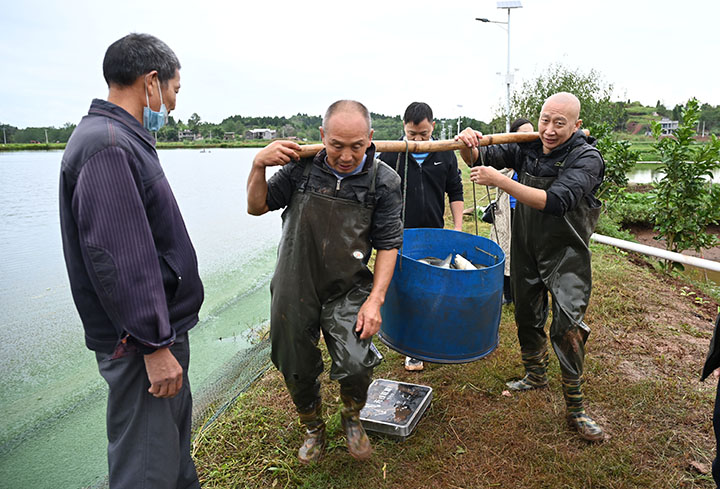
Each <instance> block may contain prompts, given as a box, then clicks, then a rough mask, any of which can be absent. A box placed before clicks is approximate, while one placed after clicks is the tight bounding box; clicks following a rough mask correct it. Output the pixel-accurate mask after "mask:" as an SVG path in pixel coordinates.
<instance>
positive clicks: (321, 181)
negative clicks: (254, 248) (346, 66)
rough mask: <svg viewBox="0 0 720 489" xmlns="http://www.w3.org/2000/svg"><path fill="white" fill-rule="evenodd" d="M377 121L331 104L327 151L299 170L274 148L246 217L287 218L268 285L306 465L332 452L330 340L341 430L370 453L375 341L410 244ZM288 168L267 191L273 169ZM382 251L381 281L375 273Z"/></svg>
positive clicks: (251, 184)
mask: <svg viewBox="0 0 720 489" xmlns="http://www.w3.org/2000/svg"><path fill="white" fill-rule="evenodd" d="M372 134H373V131H372V128H371V125H370V113H369V112H368V110H367V109H366V108H365V106H364V105H362V104H361V103H359V102H355V101H353V100H340V101H338V102H335V103H334V104H332V105H331V106H330V107H329V108H328V110H327V112H326V113H325V117H324V118H323V125H322V127H321V129H320V135H321V136H322V140H323V143H324V144H325V149H323V150H322V151H320V152H319V153H318V154H317V155H316V156H315V157H314V158H304V159H300V160H298V156H297V154H296V151H298V150H299V149H300V147H299V146H298V145H297V144H295V143H293V142H291V141H276V142H274V143H272V144H270V145H268V146H267V147H265V148H264V149H263V150H261V151H260V152H259V153H258V154H257V155H256V156H255V159H254V160H253V166H252V169H251V170H250V175H249V176H248V184H247V194H248V212H249V213H250V214H253V215H261V214H264V213H266V212H268V211H273V210H277V209H281V208H285V211H284V212H283V215H282V217H283V233H282V238H281V240H280V245H279V247H278V262H277V266H276V268H275V274H274V276H273V279H272V283H271V284H270V292H271V295H272V306H271V311H270V340H271V342H272V361H273V363H274V364H275V366H276V367H277V368H278V370H279V371H280V372H281V373H282V374H283V377H284V379H285V385H286V386H287V388H288V391H289V392H290V395H291V396H292V399H293V403H294V404H295V408H296V409H297V412H298V414H299V416H300V420H301V421H302V423H303V424H304V425H305V427H306V428H307V429H306V433H305V440H304V441H303V444H302V446H301V447H300V449H299V450H298V458H299V460H300V462H302V463H310V462H315V461H317V460H318V459H319V458H320V457H321V456H322V453H323V449H324V447H325V422H324V421H323V417H322V404H321V400H320V383H319V382H318V380H317V379H318V376H319V375H320V373H322V371H323V361H322V357H321V354H320V350H319V349H318V347H317V344H318V341H319V339H320V332H321V331H322V334H323V338H324V339H325V344H326V345H327V349H328V353H329V354H330V357H331V358H332V365H331V368H330V378H331V379H332V380H337V381H338V382H339V383H340V397H341V399H342V402H343V409H342V412H341V420H342V425H343V428H344V430H345V435H346V437H347V446H348V451H349V452H350V455H352V456H353V457H355V458H357V459H360V460H366V459H367V458H369V457H370V455H371V453H372V449H371V447H370V441H369V440H368V437H367V435H366V434H365V431H364V429H363V427H362V424H361V423H360V420H359V415H360V410H361V409H362V407H363V406H364V405H365V401H366V399H367V389H368V386H369V385H370V380H371V376H372V371H373V368H374V367H375V366H377V365H378V364H379V363H380V359H381V357H380V354H379V352H378V351H377V350H376V349H375V347H374V346H373V344H372V336H373V335H375V333H377V332H378V330H379V329H380V323H381V321H382V318H381V315H380V307H381V306H382V304H383V302H384V301H385V293H386V292H387V289H388V286H389V285H390V280H391V279H392V275H393V271H394V269H395V260H396V259H397V254H398V253H397V251H398V249H399V248H400V245H401V244H402V222H401V220H400V206H401V196H400V178H398V176H397V175H396V174H395V172H394V171H393V170H392V169H391V168H390V167H388V166H387V165H386V164H385V163H383V162H381V161H378V160H377V159H376V158H375V146H374V145H373V144H372ZM278 165H281V166H282V168H281V169H280V170H279V171H278V172H277V173H275V174H274V175H273V176H272V177H271V178H270V180H269V181H266V179H265V169H266V168H267V167H269V166H278ZM372 248H375V249H376V250H377V256H376V259H375V268H374V274H373V273H371V272H370V270H369V269H368V267H367V263H368V260H369V259H370V255H371V252H372Z"/></svg>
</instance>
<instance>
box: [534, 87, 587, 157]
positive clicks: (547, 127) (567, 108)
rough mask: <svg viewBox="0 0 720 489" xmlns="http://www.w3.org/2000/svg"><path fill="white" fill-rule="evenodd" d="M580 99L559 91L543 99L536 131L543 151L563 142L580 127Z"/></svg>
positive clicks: (546, 152) (547, 151) (548, 151)
mask: <svg viewBox="0 0 720 489" xmlns="http://www.w3.org/2000/svg"><path fill="white" fill-rule="evenodd" d="M581 124H582V120H581V119H580V101H579V100H578V98H577V97H576V96H575V95H573V94H572V93H568V92H559V93H556V94H555V95H551V96H550V97H548V99H547V100H545V103H544V104H543V106H542V110H541V111H540V120H539V121H538V132H539V133H540V140H541V141H542V145H543V153H545V154H548V153H550V152H551V151H552V150H554V149H555V148H557V147H558V146H561V145H562V144H564V143H565V142H566V141H567V140H568V139H570V138H571V137H572V135H573V134H574V133H575V131H577V130H578V129H579V128H580V125H581Z"/></svg>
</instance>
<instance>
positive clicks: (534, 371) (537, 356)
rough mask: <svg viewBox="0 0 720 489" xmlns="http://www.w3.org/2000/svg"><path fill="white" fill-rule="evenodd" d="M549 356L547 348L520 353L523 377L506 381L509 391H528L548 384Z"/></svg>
mask: <svg viewBox="0 0 720 489" xmlns="http://www.w3.org/2000/svg"><path fill="white" fill-rule="evenodd" d="M549 361H550V357H549V355H548V351H547V349H545V350H542V351H540V352H531V353H523V354H522V362H523V365H524V366H525V377H523V378H522V379H520V380H515V381H510V382H507V383H506V384H505V385H506V386H507V387H508V389H510V390H511V391H528V390H531V389H539V388H541V387H545V386H547V385H548V379H547V367H548V362H549Z"/></svg>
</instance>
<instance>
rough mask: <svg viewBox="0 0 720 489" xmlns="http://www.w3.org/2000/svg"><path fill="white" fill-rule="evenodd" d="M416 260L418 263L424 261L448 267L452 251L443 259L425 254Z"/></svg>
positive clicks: (427, 263)
mask: <svg viewBox="0 0 720 489" xmlns="http://www.w3.org/2000/svg"><path fill="white" fill-rule="evenodd" d="M418 261H419V262H420V263H425V264H426V265H432V266H433V267H440V268H450V263H451V262H452V253H450V254H449V255H448V256H447V258H445V259H444V260H441V259H440V258H435V257H434V256H426V257H425V258H420V259H419V260H418Z"/></svg>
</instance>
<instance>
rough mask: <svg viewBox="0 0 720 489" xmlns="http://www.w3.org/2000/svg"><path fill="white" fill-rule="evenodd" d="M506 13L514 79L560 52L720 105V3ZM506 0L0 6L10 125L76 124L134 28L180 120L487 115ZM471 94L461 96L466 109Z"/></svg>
mask: <svg viewBox="0 0 720 489" xmlns="http://www.w3.org/2000/svg"><path fill="white" fill-rule="evenodd" d="M522 4H523V8H521V9H516V10H513V11H512V14H511V25H510V26H511V65H512V68H513V70H517V71H515V85H514V86H516V87H518V86H520V84H521V82H522V80H524V79H532V78H535V77H536V76H537V75H539V74H541V73H543V72H544V70H545V69H546V67H547V66H548V65H549V64H552V63H560V64H562V65H563V66H565V67H567V68H570V69H580V70H582V71H584V72H587V71H589V70H590V69H595V70H596V71H598V72H599V73H600V74H601V76H602V77H603V80H604V81H605V82H606V83H609V84H612V85H613V86H614V87H615V95H616V98H617V99H618V100H621V99H623V100H626V99H631V100H639V101H640V102H642V103H643V104H645V105H655V103H656V102H657V100H660V101H662V102H663V103H664V104H665V105H666V106H668V107H673V106H674V105H675V104H676V103H685V102H686V101H687V100H688V98H690V97H693V96H694V97H697V98H698V99H699V100H700V101H701V102H707V103H710V104H712V105H718V104H720V88H718V80H720V63H719V62H718V61H717V53H718V48H719V47H720V41H719V39H720V38H719V37H718V32H717V29H718V28H717V25H718V19H719V18H720V2H718V1H717V0H696V1H694V2H687V1H686V2H679V1H671V0H622V1H621V0H584V1H577V0H522ZM496 5H497V2H496V1H495V0H474V1H470V0H467V1H462V0H446V1H425V0H417V1H414V2H409V1H403V0H384V1H378V0H365V1H362V2H352V1H342V0H328V1H325V0H321V1H297V0H293V1H291V0H276V1H273V0H263V1H260V0H258V1H254V2H252V1H247V0H243V1H235V2H230V1H227V2H223V1H217V0H204V1H184V0H180V1H173V2H169V1H162V0H156V1H147V0H144V1H142V2H141V1H137V0H123V1H115V2H106V1H103V0H94V1H86V0H78V1H71V2H57V1H49V0H47V1H42V0H23V1H22V2H20V1H12V2H10V1H9V2H4V5H3V6H2V8H0V122H2V123H8V124H12V125H14V126H18V127H26V126H44V125H51V126H61V125H62V124H64V123H65V122H75V123H76V122H78V121H79V119H80V118H81V117H82V116H83V115H84V114H85V113H87V109H88V107H89V104H90V100H91V99H92V98H94V97H99V98H105V97H106V96H107V87H106V85H105V81H104V80H103V77H102V58H103V55H104V53H105V50H106V49H107V47H108V46H109V45H110V44H111V43H112V42H114V41H115V40H117V39H119V38H120V37H122V36H124V35H126V34H128V33H130V32H147V33H150V34H153V35H155V36H157V37H159V38H160V39H162V40H163V41H165V42H166V43H167V44H168V45H169V46H170V47H171V48H172V49H173V50H174V51H175V52H176V54H177V55H178V57H179V58H180V62H181V64H182V70H181V72H180V73H181V83H182V89H181V91H180V93H179V95H178V103H177V109H176V111H175V112H174V113H173V115H174V116H175V117H176V119H177V118H179V119H182V120H187V118H188V117H189V116H190V115H191V114H192V113H193V112H197V113H198V114H199V115H200V117H201V118H202V120H204V121H208V122H215V123H217V122H220V121H221V120H222V119H223V118H225V117H228V116H231V115H235V114H239V115H244V116H260V115H284V116H290V115H293V114H296V113H298V112H302V113H308V114H316V115H321V114H322V113H323V112H324V110H325V108H326V107H327V106H328V105H329V104H330V103H331V102H333V101H335V100H337V99H340V98H353V99H357V100H359V101H361V102H363V103H365V104H366V105H367V106H368V108H369V109H370V110H371V111H373V112H377V113H382V114H387V115H397V114H402V112H403V111H404V109H405V107H406V106H407V105H408V104H409V103H410V102H412V101H416V100H418V101H425V102H427V103H429V104H430V105H431V106H432V107H433V109H434V111H435V115H436V117H437V118H441V117H456V116H457V115H458V114H461V115H464V116H469V117H473V118H476V119H481V120H486V121H489V120H490V119H491V118H492V116H493V114H495V112H496V111H497V109H498V107H499V106H500V105H501V104H503V103H504V97H505V90H504V85H503V83H504V76H500V75H498V74H497V73H498V72H502V73H503V74H504V72H505V70H506V63H507V58H506V56H507V34H506V31H505V30H504V26H501V25H494V24H486V23H481V22H478V21H476V20H475V18H476V17H487V18H490V19H493V20H499V21H506V20H507V10H499V9H497V7H496ZM458 105H461V106H462V107H458Z"/></svg>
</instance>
